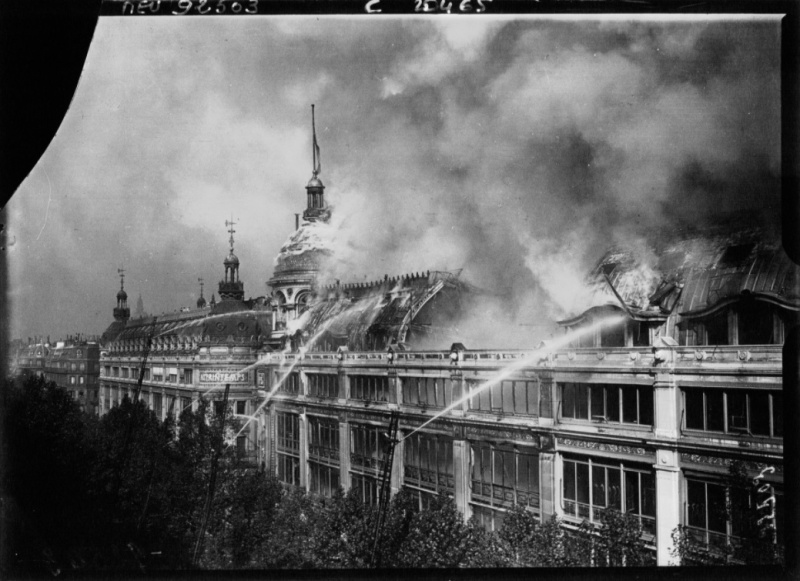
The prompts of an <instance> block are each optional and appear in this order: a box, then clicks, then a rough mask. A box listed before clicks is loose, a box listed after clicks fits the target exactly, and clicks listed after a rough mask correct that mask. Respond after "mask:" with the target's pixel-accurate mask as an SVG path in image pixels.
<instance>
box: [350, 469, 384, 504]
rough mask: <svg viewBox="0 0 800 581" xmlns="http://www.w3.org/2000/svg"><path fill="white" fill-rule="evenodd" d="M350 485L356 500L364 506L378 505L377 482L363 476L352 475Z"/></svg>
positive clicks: (374, 479) (372, 478)
mask: <svg viewBox="0 0 800 581" xmlns="http://www.w3.org/2000/svg"><path fill="white" fill-rule="evenodd" d="M350 481H351V482H350V485H351V488H352V489H353V490H355V491H356V495H357V498H359V499H360V500H361V502H363V503H364V504H367V505H375V504H378V480H377V479H376V478H374V477H371V476H365V475H363V474H353V475H352V476H351V478H350Z"/></svg>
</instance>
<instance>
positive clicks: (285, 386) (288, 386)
mask: <svg viewBox="0 0 800 581" xmlns="http://www.w3.org/2000/svg"><path fill="white" fill-rule="evenodd" d="M275 375H276V379H275V381H276V382H279V381H280V380H281V379H282V378H283V383H281V384H280V387H279V388H278V391H279V392H281V393H285V394H289V395H297V394H299V393H300V374H299V373H290V374H289V375H286V376H285V378H284V376H283V375H282V374H279V373H278V372H275Z"/></svg>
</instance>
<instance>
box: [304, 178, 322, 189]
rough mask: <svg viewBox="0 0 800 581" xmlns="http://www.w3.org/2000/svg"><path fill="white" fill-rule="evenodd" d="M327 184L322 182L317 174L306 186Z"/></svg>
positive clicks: (314, 186) (315, 186) (318, 186)
mask: <svg viewBox="0 0 800 581" xmlns="http://www.w3.org/2000/svg"><path fill="white" fill-rule="evenodd" d="M324 187H325V186H324V185H323V184H322V180H320V179H319V178H318V177H317V176H314V177H312V178H311V179H310V180H309V181H308V185H307V186H306V188H324Z"/></svg>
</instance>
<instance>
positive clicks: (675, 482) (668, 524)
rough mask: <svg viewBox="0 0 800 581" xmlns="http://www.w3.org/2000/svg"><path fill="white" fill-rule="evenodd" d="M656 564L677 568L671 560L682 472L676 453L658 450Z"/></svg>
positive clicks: (678, 513) (678, 509)
mask: <svg viewBox="0 0 800 581" xmlns="http://www.w3.org/2000/svg"><path fill="white" fill-rule="evenodd" d="M655 472H656V563H657V564H658V565H679V564H680V563H679V562H678V561H677V559H676V558H674V557H673V556H672V549H673V542H672V531H674V530H675V528H676V527H677V526H678V525H679V524H680V521H681V501H680V499H681V494H680V478H681V471H680V468H679V467H678V453H677V451H675V450H665V449H661V450H658V451H657V452H656V464H655Z"/></svg>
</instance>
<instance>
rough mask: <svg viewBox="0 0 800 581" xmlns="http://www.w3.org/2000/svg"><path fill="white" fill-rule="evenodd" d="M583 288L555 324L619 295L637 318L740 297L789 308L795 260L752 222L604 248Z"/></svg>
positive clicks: (795, 291) (798, 285) (796, 299)
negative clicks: (567, 312) (580, 299)
mask: <svg viewBox="0 0 800 581" xmlns="http://www.w3.org/2000/svg"><path fill="white" fill-rule="evenodd" d="M612 287H613V288H612ZM587 290H588V292H587V295H586V296H588V300H584V301H583V303H582V304H581V305H578V306H577V308H576V311H578V312H577V313H575V316H573V317H571V318H569V319H565V320H562V321H559V323H560V324H563V325H571V324H574V323H576V322H578V321H579V320H580V319H582V318H583V316H584V314H585V313H586V312H588V311H589V310H591V309H596V308H598V307H602V306H615V307H620V308H621V307H622V305H621V303H620V299H622V302H624V308H626V310H628V311H629V314H630V315H631V316H632V317H633V318H634V319H638V320H653V319H655V320H658V319H664V318H666V317H667V316H669V315H670V314H673V313H674V314H678V315H681V316H689V317H693V316H703V315H705V314H710V313H711V312H713V311H715V310H717V309H719V308H722V307H724V306H725V305H726V304H729V303H731V302H733V301H736V300H739V299H741V298H744V297H753V298H757V299H760V300H765V301H768V302H771V303H773V304H776V305H778V306H780V307H783V308H787V309H791V310H795V311H796V310H800V267H798V266H797V265H796V264H794V263H793V262H792V261H791V260H790V259H789V257H788V256H787V255H786V253H785V252H784V250H783V247H782V245H781V243H780V240H779V239H778V238H777V236H774V235H769V234H765V232H764V231H763V230H761V229H759V228H749V229H741V230H736V231H730V230H728V231H724V230H719V229H717V230H711V231H709V232H706V233H696V232H695V233H682V234H680V233H679V234H676V235H674V236H673V237H671V239H666V240H665V239H663V238H662V239H661V240H660V241H657V242H655V243H648V245H647V247H646V248H641V247H640V248H636V249H631V248H620V247H616V248H612V249H610V250H608V251H607V252H606V253H605V254H604V255H603V257H602V258H601V259H600V261H599V262H598V264H597V266H596V267H595V268H594V269H593V271H592V272H591V274H590V275H589V277H588V279H587ZM615 291H616V295H619V296H618V297H617V296H615Z"/></svg>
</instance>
